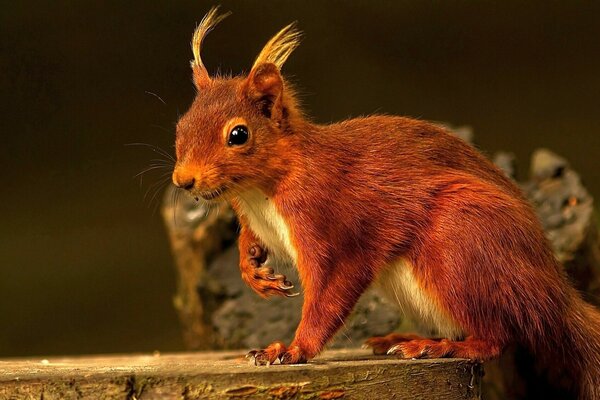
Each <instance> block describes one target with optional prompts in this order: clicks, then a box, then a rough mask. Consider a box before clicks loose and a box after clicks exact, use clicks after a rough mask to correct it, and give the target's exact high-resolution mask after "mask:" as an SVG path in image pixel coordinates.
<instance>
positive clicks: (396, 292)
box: [376, 258, 464, 339]
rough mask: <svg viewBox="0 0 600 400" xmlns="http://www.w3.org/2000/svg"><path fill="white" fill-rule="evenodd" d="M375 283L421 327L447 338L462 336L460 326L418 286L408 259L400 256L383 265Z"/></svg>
mask: <svg viewBox="0 0 600 400" xmlns="http://www.w3.org/2000/svg"><path fill="white" fill-rule="evenodd" d="M376 286H377V287H378V288H379V289H380V291H381V292H382V293H383V295H384V296H385V297H386V298H387V299H388V300H389V301H391V302H393V303H395V304H397V305H398V307H400V310H401V311H402V313H403V314H404V315H405V316H407V317H409V318H411V319H412V320H413V321H414V322H417V323H418V324H419V325H421V327H423V328H424V329H426V330H428V331H432V332H435V333H437V334H439V335H440V336H442V337H445V338H449V339H460V338H462V337H463V336H464V332H463V330H462V329H461V328H460V326H458V324H457V323H456V322H455V321H453V320H452V318H451V317H450V316H449V315H447V314H446V313H445V312H444V311H443V310H441V309H440V307H439V306H438V305H436V304H435V301H434V299H433V298H432V297H431V296H430V295H429V294H428V293H426V292H425V291H424V290H423V289H422V288H421V286H420V285H419V283H418V282H417V279H416V277H415V276H414V274H413V272H412V266H411V265H410V264H409V262H408V261H407V260H405V259H402V258H400V259H398V260H397V261H396V262H394V263H392V264H390V265H388V266H387V267H385V268H384V270H383V272H382V273H381V274H380V276H379V277H378V279H377V281H376Z"/></svg>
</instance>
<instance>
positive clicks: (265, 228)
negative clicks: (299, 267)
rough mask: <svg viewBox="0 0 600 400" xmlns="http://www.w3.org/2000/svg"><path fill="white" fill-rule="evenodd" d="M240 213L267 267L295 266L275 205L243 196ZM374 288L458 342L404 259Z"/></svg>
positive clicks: (258, 196)
mask: <svg viewBox="0 0 600 400" xmlns="http://www.w3.org/2000/svg"><path fill="white" fill-rule="evenodd" d="M239 206H240V212H241V213H242V214H243V215H244V216H245V217H246V219H247V221H248V224H249V225H250V229H251V230H252V232H254V234H255V235H256V236H257V237H258V238H259V239H260V240H261V242H262V244H264V245H265V246H266V247H267V249H268V250H269V260H268V261H267V263H275V264H281V263H283V264H292V265H294V266H295V265H296V262H297V260H298V252H297V251H296V249H295V248H294V245H293V243H292V240H291V234H290V229H289V226H288V224H287V223H286V221H285V220H284V218H283V217H282V216H281V214H280V213H279V211H278V210H277V208H276V207H275V204H274V203H273V202H272V201H271V200H270V199H269V198H267V196H265V195H264V194H263V193H262V192H260V191H249V192H245V193H244V194H243V195H241V196H240V197H239ZM376 285H377V286H378V287H379V288H380V290H381V291H382V292H383V294H384V295H385V296H386V297H387V298H388V299H389V301H391V302H393V303H396V304H397V305H398V307H399V308H400V310H401V311H402V312H403V313H404V314H405V315H406V316H408V317H410V318H411V319H413V320H414V321H415V322H417V323H420V324H421V325H422V326H423V327H424V328H426V329H428V330H433V331H437V332H438V333H439V334H440V335H442V336H444V337H447V338H460V337H462V336H463V332H462V330H461V329H460V328H459V327H458V326H457V324H456V323H454V322H453V321H452V320H451V318H450V317H449V316H447V315H445V314H444V312H442V311H441V310H440V309H439V307H437V306H436V305H435V303H434V301H433V299H432V298H431V297H430V296H429V295H428V294H427V293H425V292H424V291H423V290H422V289H421V288H420V286H419V284H418V283H417V281H416V278H415V277H414V275H413V274H412V267H411V266H410V265H409V264H408V262H407V261H406V260H404V259H398V261H396V262H394V263H392V264H390V265H388V266H387V267H385V268H384V270H383V272H382V273H381V274H380V276H379V278H378V279H377V282H376Z"/></svg>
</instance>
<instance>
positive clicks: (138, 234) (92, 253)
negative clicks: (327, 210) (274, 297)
mask: <svg viewBox="0 0 600 400" xmlns="http://www.w3.org/2000/svg"><path fill="white" fill-rule="evenodd" d="M598 4H599V3H597V2H596V3H595V4H593V3H592V2H589V3H587V2H577V1H564V2H553V1H544V2H533V1H517V2H507V1H497V2H483V1H464V2H455V1H445V2H426V1H349V2H341V1H335V2H325V1H309V2H306V1H304V2H300V1H297V2H292V1H286V2H282V1H271V2H267V1H237V2H225V1H223V6H224V9H228V10H232V11H233V12H234V14H233V15H232V16H231V17H230V18H229V19H227V20H226V21H225V22H224V23H223V24H222V25H221V26H219V27H218V29H216V30H215V31H214V32H213V33H212V34H211V35H210V36H209V37H208V39H207V41H206V46H205V49H204V50H205V51H204V60H205V62H206V64H207V65H208V67H209V69H210V70H211V71H215V70H216V69H217V68H219V67H220V68H221V70H222V71H230V70H231V71H233V72H234V73H239V72H241V71H242V70H247V68H248V67H249V66H250V65H251V63H252V61H253V58H254V56H255V55H256V54H257V53H258V51H259V50H260V48H261V46H262V45H263V44H264V43H265V42H266V40H267V39H268V38H269V37H270V36H271V35H272V34H273V33H275V32H276V31H277V30H278V29H279V28H281V27H282V26H284V25H286V24H287V23H289V22H290V21H293V20H298V21H299V26H300V28H301V29H303V30H304V31H305V37H304V41H303V44H302V46H301V47H300V48H299V49H298V50H297V51H296V53H295V54H294V55H293V56H292V57H291V59H290V60H289V62H288V64H287V65H286V67H285V69H284V72H285V73H286V74H288V75H291V76H292V79H293V81H294V82H296V83H297V84H298V86H299V88H300V89H301V92H302V93H303V96H302V98H303V102H304V104H305V106H306V108H307V109H308V111H309V114H310V115H312V116H313V117H314V119H315V120H316V121H319V122H328V121H335V120H339V119H343V118H347V117H351V116H357V115H360V114H370V113H374V112H385V113H394V114H403V115H410V116H415V117H419V118H423V119H431V120H440V121H449V122H452V123H454V124H469V125H472V126H473V127H474V129H475V132H476V137H477V141H478V143H479V145H480V147H481V148H482V149H484V150H486V151H488V152H492V151H495V150H499V149H505V150H510V151H513V152H515V153H516V154H517V155H518V157H519V160H520V161H521V162H522V163H521V165H520V169H521V172H526V168H527V162H526V160H527V159H528V156H529V154H530V152H531V151H532V149H534V148H536V147H539V146H546V147H549V148H551V149H553V150H555V151H557V152H559V153H560V154H562V155H564V156H566V157H567V158H568V159H569V160H570V161H571V163H572V164H573V165H574V166H575V167H576V168H577V169H578V170H579V171H581V173H582V175H583V178H584V179H585V181H586V182H587V185H588V187H589V188H590V189H591V190H592V192H593V193H595V194H600V185H599V184H600V170H599V169H598V168H597V165H598V164H597V157H598V149H599V147H600V107H599V95H600V23H598V19H599V17H600V7H599V6H598ZM210 5H212V3H211V2H206V1H179V2H170V1H164V2H157V1H128V2H122V1H118V2H117V1H53V2H32V1H23V2H12V1H10V2H9V1H3V2H2V4H1V7H0V102H1V103H0V110H1V113H2V115H1V118H0V132H1V134H2V143H1V145H0V160H1V168H0V177H1V183H2V186H1V187H2V193H1V196H0V199H1V200H0V218H1V222H0V355H1V356H13V355H31V354H57V353H96V352H123V351H151V350H155V349H158V350H161V351H167V350H176V349H181V348H182V342H181V339H180V337H179V327H178V325H177V320H176V316H175V313H174V311H173V310H172V308H171V294H172V292H173V291H174V279H173V273H172V268H173V267H172V261H171V258H170V254H169V246H168V243H167V238H166V235H165V233H164V230H163V226H162V222H161V218H160V215H159V213H158V212H157V213H153V212H152V206H153V204H151V205H149V204H148V203H149V201H148V200H144V199H143V194H144V191H145V190H146V189H147V188H148V187H149V184H150V183H152V182H154V181H156V179H157V175H153V177H152V176H149V177H148V178H147V179H146V180H145V181H144V183H143V184H142V187H141V188H140V185H139V182H138V181H136V180H134V179H132V177H133V176H134V175H135V174H136V173H137V172H139V171H140V170H142V169H143V168H144V167H145V166H146V165H147V164H148V163H149V160H150V159H151V158H152V157H153V153H152V152H151V151H149V150H147V149H144V148H134V147H126V146H124V144H126V143H131V142H146V143H152V144H156V145H159V146H162V147H164V148H166V149H168V150H172V147H171V146H172V142H173V126H174V122H175V121H176V119H177V115H178V113H183V112H184V111H185V109H186V107H187V105H188V104H189V103H190V101H191V100H192V98H193V94H194V90H193V88H192V85H191V82H190V70H189V60H190V59H191V57H192V55H191V52H190V48H189V42H190V38H191V34H192V31H193V29H194V27H195V24H196V23H197V22H198V21H199V20H200V18H201V17H202V15H203V14H204V13H205V12H206V11H207V9H208V8H209V7H210ZM146 92H152V93H155V94H157V95H159V96H160V97H161V98H162V99H164V101H165V102H166V105H164V104H162V103H161V102H160V101H159V100H158V99H157V98H155V97H154V96H152V95H149V94H147V93H146ZM270 339H276V338H265V341H268V340H270Z"/></svg>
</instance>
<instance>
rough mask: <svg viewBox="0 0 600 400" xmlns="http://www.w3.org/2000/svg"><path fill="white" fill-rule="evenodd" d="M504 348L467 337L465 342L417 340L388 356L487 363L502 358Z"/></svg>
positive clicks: (400, 347) (395, 348) (398, 347)
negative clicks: (457, 359)
mask: <svg viewBox="0 0 600 400" xmlns="http://www.w3.org/2000/svg"><path fill="white" fill-rule="evenodd" d="M501 352H502V346H500V345H498V344H496V343H494V342H491V341H489V340H484V339H478V338H474V337H473V336H470V337H467V338H466V339H465V340H463V341H454V340H449V339H438V340H434V339H415V340H409V341H404V342H401V343H398V344H396V345H394V346H393V347H392V348H390V349H389V350H388V352H387V354H393V355H396V356H398V357H400V358H405V359H411V358H449V357H454V358H468V359H471V360H477V361H486V360H490V359H492V358H496V357H499V356H500V353H501Z"/></svg>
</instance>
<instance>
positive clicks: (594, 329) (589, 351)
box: [577, 300, 600, 400]
mask: <svg viewBox="0 0 600 400" xmlns="http://www.w3.org/2000/svg"><path fill="white" fill-rule="evenodd" d="M580 310H581V312H580V314H581V316H580V318H578V319H577V324H578V328H579V329H580V332H581V337H580V343H581V350H580V351H581V353H582V356H583V359H584V362H583V365H582V370H581V381H580V396H579V397H580V399H582V400H584V399H585V400H600V311H599V310H598V309H596V308H594V307H593V306H592V305H590V304H587V303H585V302H584V301H583V300H581V308H580Z"/></svg>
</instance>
